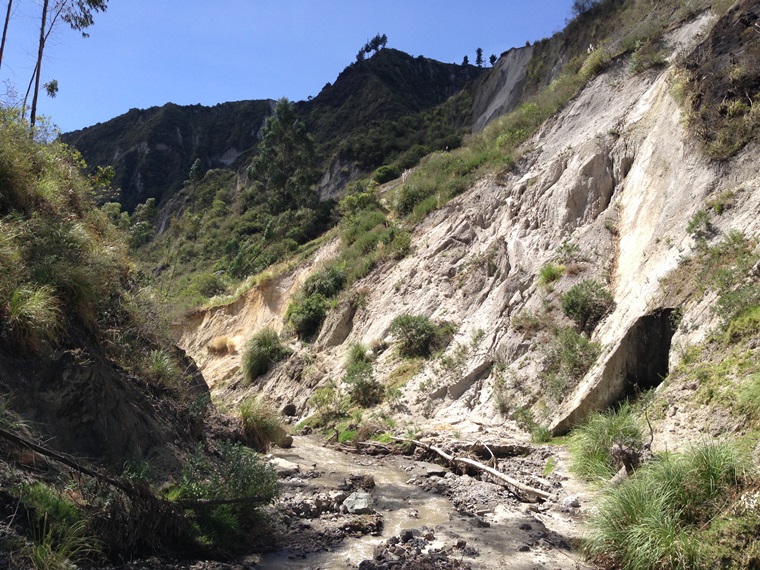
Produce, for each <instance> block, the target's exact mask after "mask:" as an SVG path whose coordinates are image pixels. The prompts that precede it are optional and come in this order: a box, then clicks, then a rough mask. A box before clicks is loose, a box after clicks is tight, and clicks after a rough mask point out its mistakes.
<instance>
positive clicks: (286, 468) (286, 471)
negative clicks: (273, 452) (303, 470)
mask: <svg viewBox="0 0 760 570" xmlns="http://www.w3.org/2000/svg"><path fill="white" fill-rule="evenodd" d="M272 465H273V466H274V470H275V472H276V473H277V476H278V477H292V476H293V475H295V474H296V473H298V472H299V471H300V469H299V468H298V465H297V464H295V463H293V462H292V461H288V460H287V459H283V458H282V457H272Z"/></svg>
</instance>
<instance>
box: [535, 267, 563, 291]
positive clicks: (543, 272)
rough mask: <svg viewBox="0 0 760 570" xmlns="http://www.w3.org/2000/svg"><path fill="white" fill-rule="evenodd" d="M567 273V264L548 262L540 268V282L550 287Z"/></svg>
mask: <svg viewBox="0 0 760 570" xmlns="http://www.w3.org/2000/svg"><path fill="white" fill-rule="evenodd" d="M564 274H565V266H564V265H559V264H556V263H551V262H550V263H547V264H546V265H544V266H542V267H541V269H539V270H538V283H539V285H542V286H544V287H549V286H550V285H551V284H552V283H554V282H555V281H557V280H558V279H559V278H560V277H562V276H563V275H564Z"/></svg>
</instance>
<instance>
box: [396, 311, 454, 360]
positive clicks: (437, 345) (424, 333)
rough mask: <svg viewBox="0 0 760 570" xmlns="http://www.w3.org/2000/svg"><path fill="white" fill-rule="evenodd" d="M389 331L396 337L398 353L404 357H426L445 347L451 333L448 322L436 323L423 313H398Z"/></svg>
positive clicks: (451, 329)
mask: <svg viewBox="0 0 760 570" xmlns="http://www.w3.org/2000/svg"><path fill="white" fill-rule="evenodd" d="M390 331H391V332H392V333H393V334H394V335H395V336H396V338H397V339H398V350H399V353H400V354H401V355H402V356H404V357H406V358H414V357H418V356H422V357H427V356H430V355H431V354H432V353H433V352H434V351H436V350H440V349H442V348H445V347H446V345H448V343H449V342H450V340H451V337H452V335H453V328H452V326H451V325H450V324H448V323H440V324H436V323H434V322H433V321H431V320H430V319H429V318H428V317H426V316H424V315H410V314H406V315H399V316H398V317H396V318H395V319H393V321H392V322H391V328H390Z"/></svg>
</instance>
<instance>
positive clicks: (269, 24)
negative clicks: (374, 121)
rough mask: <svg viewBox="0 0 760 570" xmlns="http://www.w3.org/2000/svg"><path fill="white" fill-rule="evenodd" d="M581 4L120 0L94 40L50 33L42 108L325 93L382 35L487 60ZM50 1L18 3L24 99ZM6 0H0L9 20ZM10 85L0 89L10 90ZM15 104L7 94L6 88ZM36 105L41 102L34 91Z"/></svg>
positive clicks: (119, 109) (557, 0)
mask: <svg viewBox="0 0 760 570" xmlns="http://www.w3.org/2000/svg"><path fill="white" fill-rule="evenodd" d="M571 3H572V0H531V1H528V0H500V1H499V0H469V1H464V0H456V1H454V0H384V1H382V2H381V1H364V0H353V1H346V0H213V1H210V0H110V2H109V8H108V11H107V12H105V13H102V14H97V15H96V18H95V25H94V26H93V27H92V28H90V30H89V32H90V37H89V38H86V39H84V38H82V37H81V36H80V35H79V34H78V33H77V32H74V31H73V30H71V29H69V28H68V27H67V26H66V24H64V23H61V24H60V25H59V27H58V29H57V31H56V32H55V33H54V37H53V38H51V40H50V42H49V45H48V47H47V48H46V49H47V56H46V58H45V61H44V63H43V75H42V81H43V82H45V81H49V80H51V79H56V80H58V82H59V87H60V91H59V94H58V97H57V98H55V99H49V98H48V97H47V96H41V100H40V104H39V112H40V113H41V114H43V115H46V116H48V117H50V118H51V119H52V120H53V121H54V122H55V123H56V124H57V125H58V126H59V127H60V128H61V130H62V131H64V132H65V131H70V130H74V129H78V128H82V127H85V126H89V125H92V124H95V123H97V122H101V121H106V120H108V119H110V118H113V117H115V116H117V115H120V114H122V113H125V112H126V111H128V110H129V109H130V108H133V107H137V108H146V107H151V106H154V105H163V104H164V103H167V102H173V103H178V104H181V105H189V104H195V103H201V104H203V105H214V104H216V103H222V102H225V101H237V100H241V99H268V98H270V99H278V98H280V97H287V98H288V99H291V100H293V101H299V100H302V99H306V98H307V97H308V96H309V95H312V96H314V95H317V94H318V93H319V91H320V90H321V88H322V87H323V86H324V85H325V83H327V82H332V81H334V80H335V78H336V77H337V76H338V74H339V73H340V72H341V71H342V70H343V69H344V68H345V67H346V66H347V65H348V64H349V63H351V62H352V61H353V60H354V58H355V56H356V53H357V52H358V51H359V48H360V47H361V46H362V45H363V44H364V42H365V41H366V40H368V39H370V38H371V37H372V36H374V35H375V34H377V33H381V34H383V33H384V34H386V35H387V36H388V47H392V48H396V49H399V50H403V51H405V52H407V53H410V54H412V55H414V56H417V55H424V56H426V57H430V58H433V59H437V60H440V61H444V62H453V63H461V61H462V58H463V57H464V56H465V55H468V57H469V58H470V62H471V63H473V62H474V61H475V49H476V48H478V47H481V48H483V52H484V56H485V58H486V60H487V58H488V56H489V55H491V54H496V55H497V56H498V55H499V54H501V53H502V52H504V51H506V50H508V49H510V48H512V47H516V46H522V45H525V42H526V41H527V40H529V41H531V42H533V41H535V40H539V39H541V38H544V37H549V36H550V35H552V34H553V33H554V32H556V31H559V30H560V29H562V28H563V27H564V22H565V20H566V18H567V17H568V16H569V13H570V5H571ZM39 4H40V2H39V1H37V0H14V16H13V19H12V20H11V24H10V29H9V31H8V43H7V46H6V55H5V58H4V61H3V63H2V69H0V80H2V81H4V82H6V86H7V85H12V86H15V88H16V90H17V91H18V92H19V93H20V96H21V97H23V94H24V92H25V91H26V86H27V84H28V82H29V78H30V77H31V73H32V69H33V67H34V56H35V53H36V39H37V34H38V33H39V32H38V31H37V28H36V27H37V26H38V25H39V24H38V18H39V7H38V5H39ZM6 7H7V1H5V0H3V1H0V13H1V14H2V16H3V17H4V16H5V10H6ZM5 92H6V89H5V88H2V86H0V97H2V94H3V93H5ZM4 100H6V101H7V100H8V98H7V95H6V96H5V97H4ZM30 100H31V98H30Z"/></svg>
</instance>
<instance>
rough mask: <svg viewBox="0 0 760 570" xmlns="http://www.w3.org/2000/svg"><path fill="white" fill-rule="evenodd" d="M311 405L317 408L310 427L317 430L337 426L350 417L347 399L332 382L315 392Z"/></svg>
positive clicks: (310, 401)
mask: <svg viewBox="0 0 760 570" xmlns="http://www.w3.org/2000/svg"><path fill="white" fill-rule="evenodd" d="M309 403H310V404H311V405H312V406H314V408H316V411H315V413H314V414H313V416H312V417H311V418H310V421H309V425H312V426H314V427H317V428H319V427H327V426H330V425H335V424H336V423H337V422H338V421H340V420H341V419H343V418H345V417H346V416H347V415H348V412H347V410H348V402H347V398H346V397H345V396H343V395H342V394H341V393H340V392H339V391H338V389H337V387H336V386H335V383H334V382H332V381H329V382H328V383H327V385H325V386H322V387H321V388H317V389H316V390H314V394H313V395H312V397H311V399H310V400H309Z"/></svg>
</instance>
